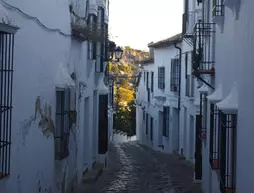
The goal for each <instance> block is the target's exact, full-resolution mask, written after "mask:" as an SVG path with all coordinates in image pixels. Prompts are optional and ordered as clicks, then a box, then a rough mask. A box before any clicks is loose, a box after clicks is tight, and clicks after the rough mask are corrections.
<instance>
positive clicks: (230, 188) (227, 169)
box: [220, 112, 237, 193]
mask: <svg viewBox="0 0 254 193" xmlns="http://www.w3.org/2000/svg"><path fill="white" fill-rule="evenodd" d="M220 126H221V129H220V135H221V136H220V190H221V193H235V192H236V127H237V115H236V114H224V113H223V112H220Z"/></svg>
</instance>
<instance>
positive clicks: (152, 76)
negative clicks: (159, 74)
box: [151, 72, 154, 93]
mask: <svg viewBox="0 0 254 193" xmlns="http://www.w3.org/2000/svg"><path fill="white" fill-rule="evenodd" d="M153 78H154V72H151V92H152V93H153V84H154V83H153V81H154V80H153Z"/></svg>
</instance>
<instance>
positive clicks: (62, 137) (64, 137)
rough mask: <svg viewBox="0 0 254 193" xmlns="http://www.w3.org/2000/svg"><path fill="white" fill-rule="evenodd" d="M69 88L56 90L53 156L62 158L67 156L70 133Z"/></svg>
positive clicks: (58, 158) (57, 158)
mask: <svg viewBox="0 0 254 193" xmlns="http://www.w3.org/2000/svg"><path fill="white" fill-rule="evenodd" d="M69 113H70V90H69V89H65V90H57V91H56V127H55V158H56V160H62V159H64V158H66V157H68V156H69V135H70V127H71V125H70V121H69Z"/></svg>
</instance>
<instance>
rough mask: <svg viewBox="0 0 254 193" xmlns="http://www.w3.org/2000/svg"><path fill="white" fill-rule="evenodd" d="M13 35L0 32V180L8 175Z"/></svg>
mask: <svg viewBox="0 0 254 193" xmlns="http://www.w3.org/2000/svg"><path fill="white" fill-rule="evenodd" d="M13 51H14V34H9V33H5V32H3V31H0V106H1V111H0V179H2V178H5V177H7V176H8V175H9V174H10V157H11V123H12V122H11V120H12V86H13Z"/></svg>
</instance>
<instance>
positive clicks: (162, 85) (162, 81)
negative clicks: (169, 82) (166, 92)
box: [158, 67, 165, 89]
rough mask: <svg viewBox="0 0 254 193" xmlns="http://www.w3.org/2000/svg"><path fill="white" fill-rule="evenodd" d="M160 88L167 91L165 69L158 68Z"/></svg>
mask: <svg viewBox="0 0 254 193" xmlns="http://www.w3.org/2000/svg"><path fill="white" fill-rule="evenodd" d="M158 88H159V89H165V67H158Z"/></svg>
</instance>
